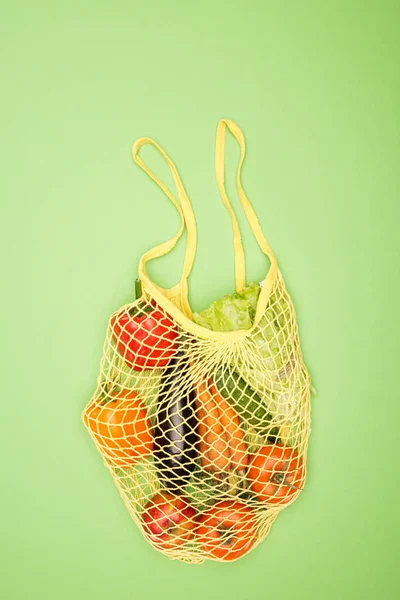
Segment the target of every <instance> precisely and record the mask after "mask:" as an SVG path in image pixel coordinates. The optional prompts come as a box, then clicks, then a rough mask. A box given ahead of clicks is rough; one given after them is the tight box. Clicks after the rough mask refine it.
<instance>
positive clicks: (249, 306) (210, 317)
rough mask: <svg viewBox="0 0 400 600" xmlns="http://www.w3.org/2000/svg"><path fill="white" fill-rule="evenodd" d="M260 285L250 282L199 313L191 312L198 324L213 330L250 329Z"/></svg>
mask: <svg viewBox="0 0 400 600" xmlns="http://www.w3.org/2000/svg"><path fill="white" fill-rule="evenodd" d="M259 295H260V286H259V285H258V284H257V283H250V285H248V286H247V287H246V288H244V290H243V292H235V293H234V294H232V295H230V296H224V297H223V298H221V299H220V300H216V301H215V302H213V303H212V304H211V305H210V306H209V307H208V308H206V309H205V310H202V311H201V312H200V313H194V314H193V320H194V322H195V323H197V324H198V325H201V326H202V327H206V328H207V329H212V330H213V331H236V330H237V329H250V327H251V326H252V324H253V321H254V317H255V314H256V308H257V300H258V296H259Z"/></svg>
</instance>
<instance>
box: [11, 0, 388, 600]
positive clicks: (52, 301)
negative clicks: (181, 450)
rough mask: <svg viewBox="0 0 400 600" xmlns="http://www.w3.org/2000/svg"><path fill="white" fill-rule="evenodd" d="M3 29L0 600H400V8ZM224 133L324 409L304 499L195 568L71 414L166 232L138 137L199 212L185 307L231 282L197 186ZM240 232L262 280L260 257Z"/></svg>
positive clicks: (317, 403) (212, 194) (55, 6)
mask: <svg viewBox="0 0 400 600" xmlns="http://www.w3.org/2000/svg"><path fill="white" fill-rule="evenodd" d="M0 12H1V16H0V28H1V32H0V49H1V67H0V68H1V82H2V92H1V96H0V105H1V117H0V118H1V127H0V129H1V131H2V133H1V142H2V149H1V157H0V159H1V171H2V175H1V178H0V198H1V205H2V218H1V226H2V236H1V245H2V248H1V252H2V258H3V262H4V267H3V269H4V270H3V277H2V281H3V293H2V313H1V314H2V319H3V321H4V322H3V324H2V329H1V331H2V340H3V343H2V356H1V366H2V373H3V380H2V390H3V392H4V393H3V409H2V418H1V421H2V426H1V436H0V442H1V446H2V469H3V471H2V472H3V474H2V479H1V483H2V485H1V487H2V492H1V517H2V528H1V561H0V572H1V573H0V597H1V598H2V599H4V600H12V599H14V598H15V599H24V600H36V599H39V598H40V599H57V600H64V599H76V600H80V599H83V598H85V599H92V598H93V599H94V598H95V599H96V600H103V599H108V598H114V599H117V600H120V599H121V600H122V599H125V598H132V599H148V598H150V599H151V598H165V599H166V600H172V599H174V600H184V599H185V600H186V599H188V598H190V600H200V599H202V600H203V599H205V598H208V599H210V600H214V599H220V598H231V599H232V598H235V599H236V598H237V599H246V600H247V599H253V598H262V599H263V600H267V599H269V598H279V599H289V598H290V599H292V598H296V599H297V598H301V599H302V598H307V599H314V598H315V599H317V600H320V599H324V600H325V599H329V600H330V599H336V598H337V599H355V600H356V599H358V598H360V599H361V598H362V599H370V598H371V599H372V598H383V599H385V600H386V599H391V598H398V597H399V594H400V590H399V585H398V584H399V581H398V555H399V533H400V531H399V491H400V490H399V483H398V479H399V472H398V457H399V451H398V431H399V428H398V422H399V419H400V414H399V383H398V382H399V379H398V373H399V368H398V365H397V359H398V355H399V317H398V306H399V299H398V291H399V275H400V272H399V271H400V268H399V265H400V260H399V259H400V256H399V238H400V236H399V217H400V209H399V204H400V202H399V159H400V145H399V125H400V102H399V89H400V82H399V59H400V52H399V48H400V43H399V17H400V9H399V5H398V3H397V2H395V1H393V2H390V1H385V0H380V1H378V0H376V1H374V2H372V1H368V0H364V1H336V2H335V1H327V2H318V1H317V0H314V1H311V0H309V1H305V2H304V1H301V0H300V1H290V0H289V1H286V2H261V1H260V2H247V3H246V2H245V3H243V2H237V1H232V2H229V3H228V2H220V1H215V0H214V1H211V0H205V1H203V2H199V3H197V4H193V3H191V2H183V1H180V2H179V1H177V2H162V1H161V0H159V1H158V2H154V1H151V0H150V1H148V2H137V1H131V2H118V1H115V2H109V3H106V2H96V3H95V2H86V3H85V2H83V3H82V2H77V1H76V0H73V1H71V2H58V3H52V2H41V1H40V0H39V1H37V2H26V3H25V4H23V3H21V2H18V1H16V2H8V3H3V4H2V5H1V8H0ZM221 117H229V118H232V119H234V120H236V121H237V122H238V124H239V125H240V126H241V127H242V128H243V130H244V132H245V135H246V140H247V143H248V149H249V152H248V160H247V162H246V165H245V171H244V184H245V188H246V191H247V193H248V194H249V196H250V198H251V199H252V201H253V203H254V206H255V208H256V210H257V212H258V214H259V216H260V220H261V222H262V224H263V227H264V230H265V232H266V234H267V236H268V238H269V241H270V243H271V245H272V247H273V248H274V250H275V252H276V253H277V256H278V260H279V261H280V266H281V268H282V270H283V273H284V276H285V278H286V282H287V285H288V288H289V291H290V292H291V294H292V296H293V298H294V301H295V305H296V309H297V312H298V316H299V325H300V333H301V339H302V347H303V351H304V355H305V360H306V363H307V365H308V366H309V368H310V370H311V372H312V375H313V382H314V385H315V386H316V388H317V389H318V391H319V396H318V397H317V398H316V399H313V413H312V416H313V431H312V436H311V442H310V458H309V478H308V483H307V487H306V489H305V491H304V492H303V494H302V495H301V498H299V500H298V501H297V502H296V503H295V505H294V506H292V507H290V508H289V509H288V510H286V511H284V512H283V513H282V514H281V516H280V517H279V519H278V520H277V521H276V523H275V525H274V526H273V530H272V533H271V534H270V536H269V538H268V539H267V540H266V541H265V542H264V543H263V544H262V545H261V546H260V547H259V548H258V549H256V550H255V551H254V552H253V553H251V554H250V555H248V556H247V557H245V558H244V559H243V560H241V561H239V562H236V563H234V564H231V565H219V564H215V563H206V564H204V565H202V566H188V565H183V564H179V563H176V562H170V561H168V560H167V559H166V558H164V557H163V556H161V555H160V554H158V553H157V552H155V551H154V550H153V549H152V548H151V547H150V546H149V545H148V544H146V543H145V541H144V540H143V539H142V537H141V535H140V533H139V531H138V530H137V529H136V527H135V525H134V524H133V522H132V521H131V520H130V517H129V515H128V512H127V511H126V509H125V507H124V505H123V503H122V501H121V500H120V498H119V495H118V492H117V490H116V488H115V486H114V484H113V482H112V480H111V478H110V477H109V475H108V474H107V472H106V470H105V469H104V467H103V466H102V462H101V459H100V456H99V455H98V454H97V452H96V451H95V448H94V446H93V443H92V441H91V439H90V438H89V435H88V434H87V433H86V431H85V429H84V427H83V425H82V424H81V421H80V413H81V410H82V409H83V407H84V405H85V403H86V402H87V400H88V399H89V397H90V395H91V394H92V392H93V390H94V386H95V380H96V376H97V372H98V365H99V360H100V357H101V350H102V342H103V339H104V334H105V328H106V323H107V319H108V316H109V314H110V313H111V312H112V311H113V310H115V309H116V308H118V306H120V305H121V304H123V303H125V302H128V301H130V300H131V298H132V296H133V289H134V278H135V274H136V266H137V262H138V259H139V257H140V254H141V253H142V252H143V251H144V250H146V249H148V248H149V247H150V246H151V245H153V244H155V243H157V242H159V241H161V240H163V239H165V238H166V237H168V236H170V235H172V233H173V232H174V231H175V230H176V227H177V225H178V219H177V216H176V214H175V213H174V209H173V207H171V206H170V205H169V203H168V202H167V200H166V199H164V198H163V196H162V194H161V192H159V191H158V190H157V189H156V187H155V186H154V185H152V184H151V182H150V181H148V179H147V178H146V177H145V175H143V174H142V173H141V172H140V171H139V170H138V169H137V167H135V166H134V165H133V163H132V161H131V157H130V147H131V143H132V141H133V140H134V139H135V138H136V137H139V136H141V135H148V136H153V137H155V138H156V139H157V140H158V141H159V142H160V143H161V144H163V145H164V146H165V147H166V149H167V150H168V152H170V154H171V155H172V157H173V158H174V159H175V160H176V162H177V164H178V166H179V169H180V171H181V173H182V176H183V178H184V181H185V184H186V186H187V189H188V191H189V194H190V196H191V198H192V201H193V205H194V209H195V212H196V217H197V221H198V227H199V246H198V258H197V260H196V264H195V268H194V272H193V276H192V279H191V301H192V306H193V308H194V309H197V310H199V309H202V308H204V307H205V306H206V305H207V304H208V303H209V302H210V301H211V300H213V299H215V298H217V297H218V296H221V295H222V294H224V293H229V292H230V291H231V289H232V285H233V260H232V244H231V241H232V234H231V230H230V225H229V219H228V216H227V214H226V212H225V209H224V208H223V206H222V203H221V202H220V200H219V198H218V194H217V191H216V184H215V179H214V173H213V159H214V135H215V129H216V125H217V121H218V119H219V118H221ZM229 141H230V143H229V147H230V150H231V151H230V157H229V166H230V169H229V170H228V172H229V173H230V178H231V180H232V179H233V171H232V169H233V165H234V161H235V160H236V159H237V151H236V149H235V148H234V144H233V142H232V140H229ZM143 156H144V157H145V158H146V160H147V161H149V162H150V163H151V165H152V166H153V167H154V168H155V169H157V171H158V172H159V173H161V174H163V175H165V176H166V169H165V167H164V166H163V165H162V163H161V161H160V160H158V158H157V157H156V156H155V154H154V152H152V151H151V150H149V149H145V151H144V152H143ZM166 179H168V177H167V176H166ZM232 187H233V186H232V185H231V188H232ZM236 205H237V202H236ZM241 223H243V219H242V218H241ZM244 238H245V243H246V248H247V250H248V251H247V258H248V264H249V270H248V273H249V279H256V280H259V279H261V278H262V277H263V274H264V268H265V264H264V261H263V260H262V258H261V256H260V253H259V251H258V250H257V248H256V246H255V243H254V241H253V240H252V239H251V236H250V234H249V232H248V229H247V228H246V229H245V230H244ZM181 258H182V245H181V247H180V252H179V250H178V251H177V254H176V255H174V256H173V257H171V258H169V259H166V260H163V261H162V263H160V264H159V265H157V266H155V267H154V269H153V274H154V275H155V276H156V277H157V280H158V281H159V282H162V283H169V284H172V283H174V282H175V281H176V279H177V277H178V273H179V268H180V265H181Z"/></svg>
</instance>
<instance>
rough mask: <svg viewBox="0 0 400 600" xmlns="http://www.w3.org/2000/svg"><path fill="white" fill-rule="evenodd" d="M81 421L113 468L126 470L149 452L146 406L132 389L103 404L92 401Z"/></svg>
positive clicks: (151, 440)
mask: <svg viewBox="0 0 400 600" xmlns="http://www.w3.org/2000/svg"><path fill="white" fill-rule="evenodd" d="M84 421H85V424H86V426H87V427H88V429H90V430H91V431H92V432H93V434H94V437H95V439H96V441H97V442H98V444H99V445H100V447H101V451H102V453H103V454H105V455H106V456H107V457H109V458H111V459H112V461H113V463H114V464H115V465H118V466H121V467H130V466H132V465H134V464H136V463H137V462H138V461H139V460H140V459H142V458H144V457H146V456H149V455H150V454H151V453H152V451H153V436H152V432H151V423H150V420H149V418H148V416H147V410H146V407H145V406H144V404H143V402H142V401H141V400H139V398H138V397H137V394H136V392H134V391H132V390H128V389H123V390H121V391H120V392H117V393H116V394H115V396H113V397H112V399H111V400H109V402H107V404H102V403H101V401H98V402H95V403H94V404H92V405H91V406H89V408H88V409H87V411H86V413H85V415H84Z"/></svg>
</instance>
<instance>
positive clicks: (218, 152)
mask: <svg viewBox="0 0 400 600" xmlns="http://www.w3.org/2000/svg"><path fill="white" fill-rule="evenodd" d="M227 127H228V129H229V131H230V132H231V133H232V135H233V137H234V138H235V139H236V141H237V142H238V144H239V147H240V160H239V165H238V169H237V174H236V188H237V193H238V196H239V200H240V203H241V205H242V207H243V210H244V213H245V215H246V218H247V221H248V223H249V225H250V227H251V230H252V232H253V234H254V237H255V238H256V240H257V242H258V245H259V246H260V248H261V250H262V251H263V252H264V253H265V254H266V255H267V256H268V258H269V259H270V261H271V265H272V266H273V269H275V268H276V266H277V261H276V257H275V254H274V253H273V252H272V250H271V248H270V246H269V244H268V242H267V240H266V238H265V236H264V234H263V232H262V229H261V226H260V223H259V221H258V217H257V215H256V213H255V211H254V209H253V207H252V205H251V204H250V201H249V199H248V198H247V196H246V194H245V193H244V190H243V188H242V183H241V173H242V166H243V161H244V157H245V154H246V144H245V141H244V135H243V132H242V130H241V129H240V127H238V126H237V125H236V123H234V122H233V121H231V120H229V119H221V121H220V122H219V124H218V128H217V138H216V149H215V173H216V178H217V184H218V189H219V192H220V194H221V198H222V201H223V203H224V204H225V206H226V208H227V210H228V212H229V215H230V217H231V221H232V228H233V244H234V250H235V278H236V290H237V291H242V290H243V288H244V286H245V285H246V266H245V256H244V249H243V243H242V237H241V234H240V228H239V223H238V220H237V218H236V215H235V212H234V210H233V207H232V204H231V202H230V200H229V197H228V194H227V193H226V189H225V138H226V128H227Z"/></svg>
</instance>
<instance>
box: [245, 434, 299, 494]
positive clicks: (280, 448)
mask: <svg viewBox="0 0 400 600" xmlns="http://www.w3.org/2000/svg"><path fill="white" fill-rule="evenodd" d="M304 476H305V470H304V463H303V458H302V457H301V456H299V454H298V452H297V451H296V450H295V449H294V448H290V447H286V446H284V445H283V444H269V445H267V446H263V447H262V448H260V450H259V451H258V452H257V453H256V454H253V455H252V456H251V457H250V461H249V468H248V471H247V478H248V480H249V481H250V486H251V489H252V490H253V492H254V493H255V494H256V495H257V497H258V498H259V500H261V501H262V502H266V503H267V504H287V502H289V501H290V500H292V499H293V497H294V495H295V494H297V493H298V492H299V491H300V490H301V489H303V485H304Z"/></svg>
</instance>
